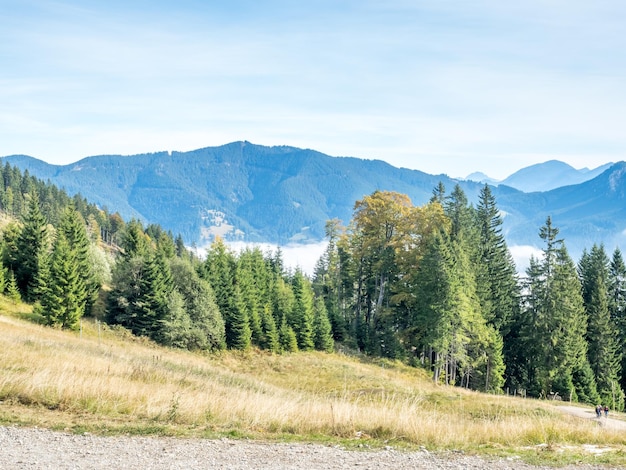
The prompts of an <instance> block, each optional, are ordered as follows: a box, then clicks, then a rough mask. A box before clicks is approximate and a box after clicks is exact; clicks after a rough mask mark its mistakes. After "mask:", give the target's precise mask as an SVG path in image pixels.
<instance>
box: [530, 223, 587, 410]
mask: <svg viewBox="0 0 626 470" xmlns="http://www.w3.org/2000/svg"><path fill="white" fill-rule="evenodd" d="M558 233H559V230H558V228H556V227H554V226H553V225H552V220H551V218H550V217H548V218H547V220H546V224H545V225H544V226H543V227H542V228H541V229H540V232H539V234H540V237H541V238H542V240H543V241H544V242H545V248H544V250H543V259H542V260H541V261H540V262H539V261H537V260H534V259H533V260H531V263H530V267H529V269H528V270H527V273H526V274H527V276H528V284H527V287H526V291H527V295H526V299H525V305H524V309H525V312H524V315H526V316H527V317H528V321H526V322H525V324H524V328H523V331H522V333H521V342H522V344H521V347H522V350H524V357H521V358H520V360H522V361H523V362H524V363H525V364H526V367H527V374H526V375H527V382H526V383H525V384H524V385H525V388H527V389H528V390H529V392H530V393H531V394H533V395H535V396H549V395H550V394H554V393H558V394H559V395H560V396H561V397H564V398H567V399H570V398H571V399H573V400H577V399H578V393H577V389H582V388H583V385H582V384H580V383H576V382H575V379H576V378H577V376H581V374H580V373H577V372H580V371H584V370H585V368H586V367H588V361H587V343H586V341H585V335H586V333H587V321H586V318H585V311H584V305H583V298H582V293H581V284H580V280H579V278H578V274H577V272H576V266H575V265H574V262H573V261H572V260H571V258H570V257H569V254H568V253H567V249H566V248H565V244H564V242H563V240H561V239H558V238H557V236H558Z"/></svg>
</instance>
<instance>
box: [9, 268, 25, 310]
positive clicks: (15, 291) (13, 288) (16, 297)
mask: <svg viewBox="0 0 626 470" xmlns="http://www.w3.org/2000/svg"><path fill="white" fill-rule="evenodd" d="M5 292H6V296H7V297H8V298H9V299H11V301H12V302H13V303H14V304H15V303H17V302H19V301H20V300H22V296H21V294H20V290H19V288H18V287H17V281H16V280H15V274H14V273H13V270H9V279H8V281H7V286H6V290H5Z"/></svg>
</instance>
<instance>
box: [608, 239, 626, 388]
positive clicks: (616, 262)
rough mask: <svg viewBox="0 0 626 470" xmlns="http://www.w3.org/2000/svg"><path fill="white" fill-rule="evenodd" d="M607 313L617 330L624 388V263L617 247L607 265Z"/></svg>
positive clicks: (625, 311)
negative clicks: (608, 265)
mask: <svg viewBox="0 0 626 470" xmlns="http://www.w3.org/2000/svg"><path fill="white" fill-rule="evenodd" d="M608 284H609V289H608V296H609V314H610V316H611V321H612V323H613V325H615V327H616V329H617V332H618V344H619V350H620V351H622V362H621V374H620V386H621V388H622V390H626V354H624V353H623V352H624V351H625V350H626V265H625V264H624V259H623V257H622V252H621V251H620V250H619V248H617V249H615V251H614V252H613V256H612V257H611V263H610V267H609V283H608Z"/></svg>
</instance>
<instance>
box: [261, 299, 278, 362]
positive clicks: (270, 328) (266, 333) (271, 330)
mask: <svg viewBox="0 0 626 470" xmlns="http://www.w3.org/2000/svg"><path fill="white" fill-rule="evenodd" d="M261 326H262V328H263V341H262V343H261V345H260V346H261V347H262V348H263V349H265V350H267V351H272V352H276V353H277V352H280V338H279V336H278V328H277V327H276V322H275V321H274V316H273V315H272V309H271V306H270V304H265V306H264V307H263V310H262V311H261Z"/></svg>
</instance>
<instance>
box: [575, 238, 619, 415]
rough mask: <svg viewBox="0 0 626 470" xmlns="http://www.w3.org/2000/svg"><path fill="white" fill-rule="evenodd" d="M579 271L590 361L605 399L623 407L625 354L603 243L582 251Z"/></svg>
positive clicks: (613, 407)
mask: <svg viewBox="0 0 626 470" xmlns="http://www.w3.org/2000/svg"><path fill="white" fill-rule="evenodd" d="M579 273H580V278H581V283H582V293H583V301H584V305H585V311H586V314H587V343H588V354H587V355H588V358H589V364H590V366H591V370H592V372H593V374H594V375H595V377H596V384H597V389H598V392H599V394H600V398H601V400H602V403H611V404H612V409H618V410H621V409H623V407H624V394H623V392H622V391H621V389H619V386H618V383H619V378H620V374H621V370H620V369H621V360H622V355H621V353H620V350H619V341H618V331H617V328H616V326H615V324H614V322H612V321H611V317H610V313H609V297H608V282H609V279H608V278H609V259H608V257H607V255H606V252H605V251H604V247H603V246H597V245H594V246H593V247H592V248H591V252H590V253H587V252H586V251H585V252H584V253H583V256H582V258H581V260H580V263H579ZM618 392H619V393H618Z"/></svg>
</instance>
